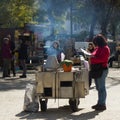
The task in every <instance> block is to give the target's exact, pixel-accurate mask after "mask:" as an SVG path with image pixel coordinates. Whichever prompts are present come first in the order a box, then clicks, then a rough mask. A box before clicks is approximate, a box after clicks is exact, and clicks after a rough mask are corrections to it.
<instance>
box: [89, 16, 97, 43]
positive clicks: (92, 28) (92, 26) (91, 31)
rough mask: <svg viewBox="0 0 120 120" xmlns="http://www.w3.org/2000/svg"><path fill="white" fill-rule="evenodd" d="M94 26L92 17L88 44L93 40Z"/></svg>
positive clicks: (94, 17)
mask: <svg viewBox="0 0 120 120" xmlns="http://www.w3.org/2000/svg"><path fill="white" fill-rule="evenodd" d="M95 25H96V16H95V15H93V19H92V23H91V26H90V34H89V41H90V42H91V41H92V40H93V37H94V28H95Z"/></svg>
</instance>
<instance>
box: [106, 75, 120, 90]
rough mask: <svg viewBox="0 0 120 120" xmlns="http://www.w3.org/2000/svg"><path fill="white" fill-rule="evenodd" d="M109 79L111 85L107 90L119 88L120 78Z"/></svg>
mask: <svg viewBox="0 0 120 120" xmlns="http://www.w3.org/2000/svg"><path fill="white" fill-rule="evenodd" d="M108 79H109V80H110V82H109V84H108V85H107V89H109V88H111V87H114V86H117V85H119V84H120V77H119V78H115V77H108Z"/></svg>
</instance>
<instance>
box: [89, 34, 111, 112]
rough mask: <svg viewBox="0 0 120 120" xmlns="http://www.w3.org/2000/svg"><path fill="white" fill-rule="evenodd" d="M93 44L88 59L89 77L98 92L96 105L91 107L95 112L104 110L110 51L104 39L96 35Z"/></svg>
mask: <svg viewBox="0 0 120 120" xmlns="http://www.w3.org/2000/svg"><path fill="white" fill-rule="evenodd" d="M93 43H94V44H95V46H96V47H95V50H94V51H93V52H92V57H91V58H90V63H91V71H90V75H91V77H92V78H94V79H95V85H96V89H97V91H98V101H97V104H96V105H94V106H92V108H93V109H95V110H102V111H103V110H106V96H107V92H106V86H105V85H106V84H105V83H106V77H107V74H108V59H109V56H110V49H109V47H108V45H107V42H106V38H105V37H104V36H103V35H101V34H98V35H97V36H95V37H94V39H93Z"/></svg>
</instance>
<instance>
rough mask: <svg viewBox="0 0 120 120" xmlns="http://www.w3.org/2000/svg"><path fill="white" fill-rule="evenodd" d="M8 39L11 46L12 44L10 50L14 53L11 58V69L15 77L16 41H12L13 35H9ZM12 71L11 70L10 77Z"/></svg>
mask: <svg viewBox="0 0 120 120" xmlns="http://www.w3.org/2000/svg"><path fill="white" fill-rule="evenodd" d="M7 37H8V38H9V44H10V50H11V53H12V58H11V69H10V70H12V72H13V77H15V76H16V72H15V43H14V41H13V40H12V39H11V35H10V34H8V35H7ZM10 70H9V75H10Z"/></svg>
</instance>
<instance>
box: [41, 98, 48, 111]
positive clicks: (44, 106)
mask: <svg viewBox="0 0 120 120" xmlns="http://www.w3.org/2000/svg"><path fill="white" fill-rule="evenodd" d="M40 105H41V111H43V112H45V111H46V110H47V100H42V99H40Z"/></svg>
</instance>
